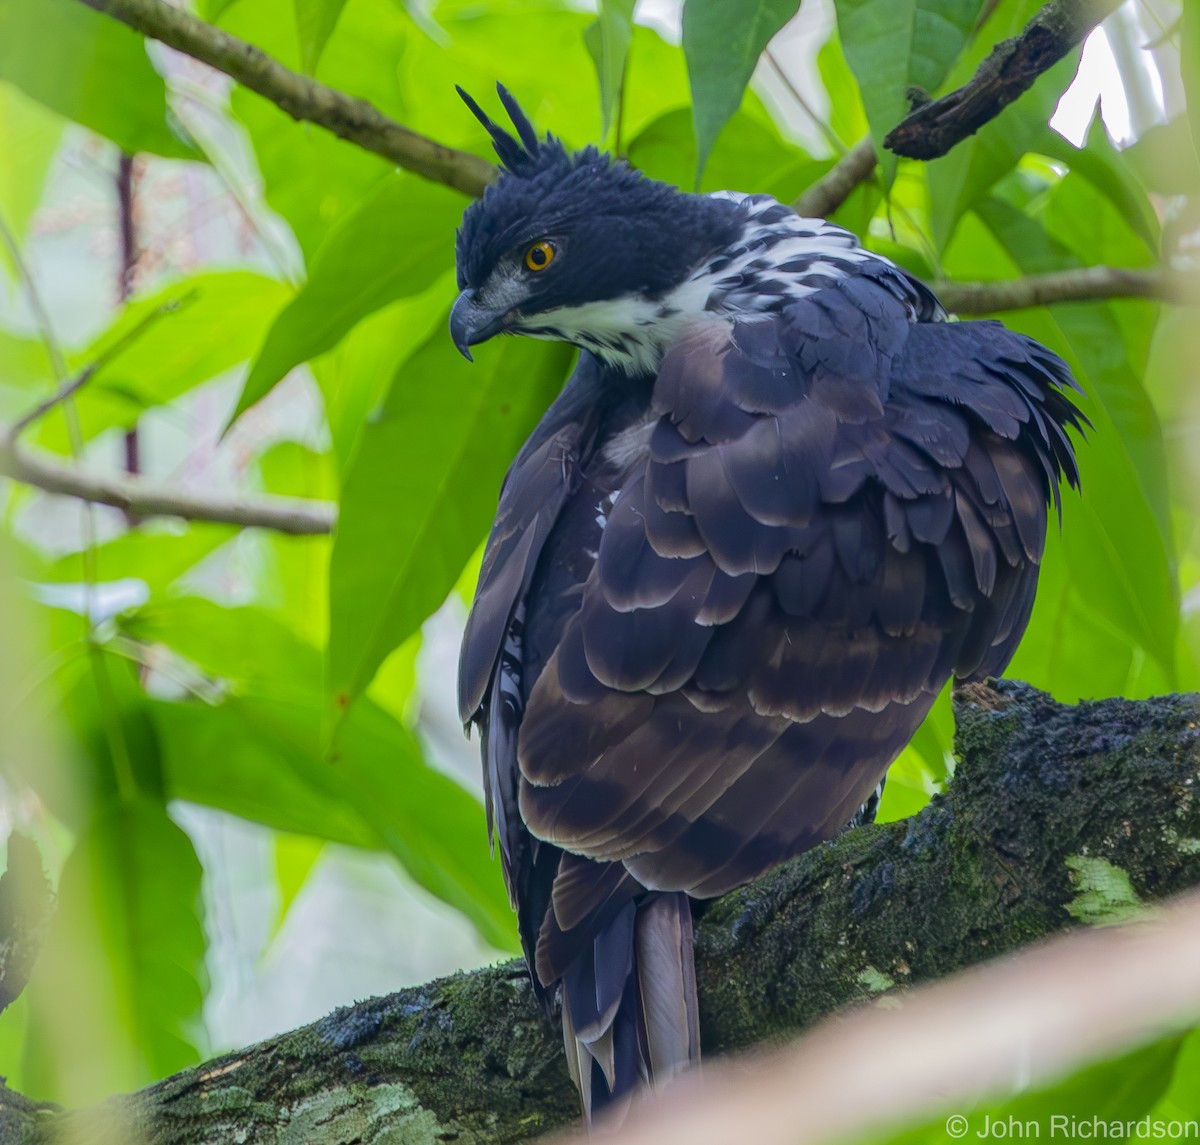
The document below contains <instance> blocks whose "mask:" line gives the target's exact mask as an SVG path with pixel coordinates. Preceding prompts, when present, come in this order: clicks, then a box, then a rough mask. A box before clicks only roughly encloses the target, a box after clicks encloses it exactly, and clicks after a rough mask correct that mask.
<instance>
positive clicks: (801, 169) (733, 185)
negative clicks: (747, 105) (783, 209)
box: [628, 100, 829, 200]
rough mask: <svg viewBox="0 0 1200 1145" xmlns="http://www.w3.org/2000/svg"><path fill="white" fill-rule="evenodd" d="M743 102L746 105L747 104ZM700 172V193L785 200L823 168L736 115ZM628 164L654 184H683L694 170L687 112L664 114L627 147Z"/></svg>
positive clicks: (755, 121) (764, 126)
mask: <svg viewBox="0 0 1200 1145" xmlns="http://www.w3.org/2000/svg"><path fill="white" fill-rule="evenodd" d="M747 102H749V100H748V101H747ZM729 123H730V130H728V131H725V132H722V133H721V137H720V138H719V139H718V140H717V142H716V144H715V146H714V147H713V150H712V152H711V153H710V155H709V158H708V163H707V164H706V165H705V168H704V176H703V178H702V179H701V180H700V188H699V189H700V190H701V191H724V190H732V191H747V192H751V193H754V192H765V193H767V194H772V193H775V192H778V193H779V194H780V195H781V196H782V197H783V198H784V199H785V200H786V199H787V198H789V197H790V196H792V195H795V194H796V193H797V192H798V191H799V190H800V189H801V188H802V187H804V186H805V185H806V183H810V182H812V181H813V180H814V179H816V178H819V177H820V175H821V174H823V173H824V172H825V171H826V170H828V168H829V161H828V160H814V159H812V158H811V157H810V156H809V155H808V154H807V153H806V152H805V151H803V150H801V149H800V148H799V147H797V146H795V144H792V143H788V142H787V141H785V140H784V139H783V138H782V137H781V136H780V135H779V133H778V132H777V131H775V130H774V129H773V127H771V126H770V125H769V123H764V122H763V121H762V120H760V119H759V118H757V117H756V116H753V115H751V114H749V113H748V112H747V111H744V110H742V111H737V112H735V113H734V115H733V117H732V118H731V119H730V121H729ZM628 155H629V161H630V162H631V163H632V164H633V165H634V166H635V167H637V168H638V169H639V170H642V171H645V172H646V174H647V175H650V176H652V177H653V178H655V179H661V180H662V181H663V182H666V183H675V184H676V185H683V184H686V183H687V182H688V181H689V180H691V179H692V178H693V176H694V174H695V171H696V139H695V135H694V134H693V132H692V123H691V114H690V113H689V111H688V110H687V108H682V107H680V108H676V109H675V110H674V111H668V112H664V113H663V114H662V115H660V116H659V117H658V118H657V119H656V120H654V121H653V122H652V123H649V124H647V126H646V127H644V128H643V129H642V131H641V132H639V133H638V135H637V137H636V138H635V139H634V140H633V142H632V143H630V145H629V152H628Z"/></svg>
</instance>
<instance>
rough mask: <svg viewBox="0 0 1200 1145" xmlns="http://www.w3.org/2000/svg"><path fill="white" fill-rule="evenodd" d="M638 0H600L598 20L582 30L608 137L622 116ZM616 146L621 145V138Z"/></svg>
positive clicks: (604, 130) (605, 133) (603, 129)
mask: <svg viewBox="0 0 1200 1145" xmlns="http://www.w3.org/2000/svg"><path fill="white" fill-rule="evenodd" d="M636 3H637V0H600V7H599V11H598V13H597V15H596V20H595V23H593V24H589V25H588V28H587V30H586V31H585V32H584V33H583V39H584V43H586V44H587V49H588V52H589V53H591V57H592V61H593V62H594V63H595V65H596V77H597V79H598V80H599V81H600V109H601V112H602V113H603V116H604V126H603V128H602V129H601V131H602V134H603V135H605V136H607V135H608V129H609V127H610V125H611V124H612V122H613V120H614V119H619V108H620V103H621V88H622V85H623V84H624V81H625V59H626V57H627V56H628V54H629V45H630V42H631V41H632V39H633V7H634V5H635V4H636ZM617 147H618V149H619V148H620V140H618V141H617Z"/></svg>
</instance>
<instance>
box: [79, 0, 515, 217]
mask: <svg viewBox="0 0 1200 1145" xmlns="http://www.w3.org/2000/svg"><path fill="white" fill-rule="evenodd" d="M80 2H81V3H84V4H87V5H88V7H90V8H95V9H97V10H98V11H100V12H106V13H107V14H108V15H110V16H113V17H115V18H116V19H118V20H120V21H121V22H122V23H125V24H128V25H129V26H130V27H131V28H134V29H136V30H137V31H139V32H141V33H142V34H143V35H145V36H149V37H150V38H151V39H154V40H159V41H161V42H162V43H164V44H167V45H168V46H169V47H172V48H175V49H176V50H177V51H180V52H183V53H185V54H186V55H189V56H192V57H193V58H194V59H197V60H201V61H202V62H204V63H206V64H209V65H211V66H212V67H214V68H216V69H217V70H218V71H222V72H224V73H225V74H226V75H228V76H231V77H232V78H233V79H235V80H237V82H238V83H240V84H241V85H242V86H243V87H248V88H249V89H250V90H251V91H255V92H258V94H259V95H261V96H263V97H264V98H265V99H269V100H270V101H271V102H272V103H274V104H276V105H278V106H279V107H280V108H282V109H283V110H284V111H285V112H287V114H288V115H290V116H291V117H292V118H293V119H299V120H306V121H307V122H309V123H315V124H317V125H319V126H320V127H324V128H326V129H327V130H328V131H332V132H333V133H334V135H337V136H339V137H340V138H342V139H345V140H348V141H349V142H351V143H356V144H357V145H358V146H359V147H361V148H363V149H364V150H366V151H371V152H374V154H376V155H382V156H383V157H384V158H385V159H389V160H391V161H392V162H393V163H396V164H398V165H399V166H401V167H403V168H404V169H405V170H407V171H413V172H415V173H416V174H418V175H423V176H424V177H425V178H426V179H431V180H433V181H434V182H436V183H445V184H446V185H447V186H448V187H454V188H455V189H456V190H459V191H463V192H464V193H466V194H468V195H472V196H478V195H481V194H482V193H483V188H484V187H486V186H487V185H488V183H490V182H491V181H492V179H494V178H495V177H496V168H495V167H494V166H493V165H492V164H491V163H489V162H488V161H487V160H486V159H481V158H480V157H479V156H478V155H472V154H471V153H470V152H467V151H458V150H456V149H455V148H453V147H446V146H444V145H443V144H441V143H437V142H435V141H434V140H432V139H429V138H427V137H426V136H424V135H418V134H417V133H416V132H415V131H410V130H409V129H408V128H407V127H404V126H402V125H401V124H399V123H397V122H396V121H395V120H393V119H390V118H388V116H386V115H384V114H383V112H381V111H380V110H379V109H378V108H376V107H374V106H373V105H372V104H370V103H368V102H367V101H366V100H364V99H355V98H354V97H353V96H349V95H347V94H346V93H345V92H342V91H338V90H337V89H336V88H331V87H328V86H327V85H325V84H323V83H318V82H317V81H316V80H314V79H310V78H308V77H307V76H302V75H300V74H299V73H297V72H294V71H292V70H291V69H290V68H286V67H284V66H283V64H281V63H280V62H279V61H278V60H276V59H275V58H273V57H272V56H269V55H267V53H266V52H264V51H261V50H260V49H258V48H256V47H254V45H253V44H248V43H247V42H246V41H245V40H239V39H238V38H237V37H236V36H231V35H230V34H229V33H228V32H224V31H222V30H221V29H220V28H217V27H215V26H214V25H212V24H207V23H205V22H204V21H203V20H198V19H197V18H196V17H195V16H192V15H190V14H189V13H187V12H185V11H183V10H182V9H180V8H172V7H171V6H170V5H169V4H165V3H163V0H80Z"/></svg>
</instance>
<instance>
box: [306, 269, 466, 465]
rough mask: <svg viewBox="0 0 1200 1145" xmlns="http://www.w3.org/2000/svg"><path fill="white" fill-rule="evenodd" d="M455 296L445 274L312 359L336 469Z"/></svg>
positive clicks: (451, 278) (451, 274)
mask: <svg viewBox="0 0 1200 1145" xmlns="http://www.w3.org/2000/svg"><path fill="white" fill-rule="evenodd" d="M456 293H457V287H456V286H455V281H454V272H453V271H447V272H446V273H445V274H443V275H442V277H441V278H439V279H438V280H437V282H435V283H434V285H433V286H431V287H430V288H429V289H428V290H426V291H424V292H423V293H421V294H418V295H414V296H413V297H412V298H402V299H401V300H400V301H399V302H393V303H392V304H391V305H390V306H385V307H384V308H383V309H382V310H380V311H378V312H377V313H375V314H372V315H371V316H370V317H369V318H364V319H363V320H362V321H361V322H360V323H359V324H358V325H357V326H355V327H354V329H353V330H351V331H350V333H349V334H347V335H346V337H344V338H343V339H342V340H341V341H340V342H339V343H338V344H337V345H336V346H335V347H334V348H333V349H332V350H330V351H329V352H328V353H326V354H322V355H321V356H320V357H319V358H315V359H313V361H312V363H311V365H312V372H313V376H314V377H315V378H316V380H317V385H318V386H320V388H321V396H322V397H323V398H324V400H325V416H326V418H327V419H328V421H329V432H330V434H331V435H332V437H333V451H334V454H335V455H336V457H337V463H338V469H339V471H341V472H344V471H345V469H346V466H347V465H348V464H349V461H350V458H351V456H352V454H353V452H354V447H355V445H356V444H357V443H358V438H359V435H360V434H361V433H362V430H363V427H364V426H365V425H366V424H367V420H368V418H369V417H370V415H371V414H372V413H373V412H374V411H375V409H376V407H377V406H378V405H379V404H380V403H381V402H382V401H383V399H384V396H385V395H386V394H387V392H388V389H389V387H390V386H391V384H392V378H393V377H394V376H395V374H396V370H397V369H398V368H399V366H400V364H401V363H402V362H404V361H405V360H406V359H407V358H409V357H410V356H411V355H412V353H413V352H414V351H415V350H416V349H417V348H418V347H420V346H422V345H424V344H425V342H426V341H428V339H429V338H430V337H431V336H432V335H433V333H434V331H435V330H439V329H442V323H444V321H445V318H446V310H447V308H448V307H449V306H450V304H451V303H452V302H453V301H454V296H455V294H456Z"/></svg>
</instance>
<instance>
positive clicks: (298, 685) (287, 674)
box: [121, 597, 514, 950]
mask: <svg viewBox="0 0 1200 1145" xmlns="http://www.w3.org/2000/svg"><path fill="white" fill-rule="evenodd" d="M121 623H122V629H123V631H124V632H125V633H126V634H127V635H129V636H131V637H133V638H135V639H137V640H139V641H142V642H145V643H155V644H163V645H165V646H166V647H168V648H170V649H171V650H173V651H174V652H176V653H177V654H179V655H180V656H182V657H184V658H185V659H186V660H188V661H189V662H190V663H192V664H194V665H196V666H197V667H199V668H201V669H203V670H204V671H205V672H206V673H209V674H210V675H212V676H215V677H219V678H220V679H221V680H223V681H224V682H225V684H226V685H227V687H228V689H229V695H228V696H227V697H226V698H225V699H224V700H223V702H221V703H220V704H218V705H216V706H215V707H213V706H205V705H201V704H198V703H192V702H189V703H177V704H167V703H156V704H154V705H153V707H152V713H153V717H154V721H155V726H156V728H157V730H158V734H159V738H160V741H161V743H162V750H163V757H164V779H165V784H166V788H167V790H168V792H169V793H170V795H171V796H172V797H173V798H177V799H189V800H192V801H195V802H198V803H204V804H207V805H209V806H213V807H220V808H223V809H224V810H227V811H231V812H233V813H234V814H237V815H241V816H242V817H244V818H248V819H253V820H255V821H257V822H261V823H265V824H267V825H268V826H271V827H274V828H276V829H277V830H281V831H290V832H292V833H294V834H306V835H312V836H313V837H315V838H321V839H328V840H330V841H333V842H341V843H349V844H352V845H355V846H360V847H366V848H370V849H374V850H381V849H385V850H388V851H390V852H391V853H392V854H393V855H395V857H396V858H397V859H399V861H400V862H401V863H402V864H403V865H404V867H405V869H406V870H407V871H408V872H409V874H411V875H412V876H413V878H414V879H416V881H417V882H418V883H420V884H421V885H422V886H423V887H425V888H426V889H427V890H429V891H430V892H431V893H433V894H435V895H437V896H438V897H439V898H441V899H443V900H444V901H445V902H448V903H450V905H451V906H454V907H456V908H457V909H458V910H460V911H462V912H463V913H464V914H465V915H466V916H467V917H468V918H470V919H471V920H472V922H474V924H475V925H476V927H477V928H478V929H479V932H480V933H481V934H482V935H483V937H484V938H485V939H487V940H488V941H489V942H491V943H492V944H493V945H494V946H497V947H499V948H501V949H505V950H511V949H513V947H514V934H513V928H514V924H513V920H512V912H511V909H510V908H509V906H508V901H507V896H506V892H505V890H504V887H503V885H502V881H501V878H500V873H499V868H498V866H497V865H496V864H495V862H493V860H492V859H491V857H490V856H489V853H488V845H487V829H486V825H485V820H484V813H483V807H482V805H481V804H480V802H479V800H478V799H477V798H475V797H473V796H472V795H471V794H469V793H468V792H467V791H465V790H463V788H461V787H460V786H459V785H458V784H457V783H455V782H454V781H453V780H452V779H450V778H448V777H447V776H445V775H443V774H442V773H441V772H438V771H435V770H434V769H433V768H431V767H429V766H428V764H427V763H426V762H425V760H424V757H423V755H422V752H421V749H420V746H419V745H418V744H417V742H416V740H415V739H414V738H413V737H412V735H411V734H410V733H409V732H408V731H407V730H406V729H405V728H404V727H403V726H402V725H401V724H400V723H399V722H398V721H397V720H396V719H394V718H393V717H392V716H390V715H389V714H388V713H386V712H385V711H384V710H383V709H382V708H380V707H379V706H378V705H376V704H374V703H372V702H371V701H370V700H369V699H366V698H364V699H363V700H361V701H360V702H359V703H358V704H357V705H355V708H354V710H353V711H352V712H350V713H348V714H347V716H346V718H345V719H344V720H343V722H342V725H341V727H340V728H339V732H338V736H337V739H336V741H335V742H334V744H333V746H332V747H331V748H329V749H323V748H322V745H321V723H322V719H321V655H320V653H319V652H318V651H317V649H316V648H314V647H313V646H312V645H310V644H307V643H306V642H305V641H303V640H301V639H299V638H298V637H297V636H296V634H295V633H294V632H293V631H292V630H291V629H290V628H289V627H288V626H287V625H286V624H284V623H283V622H282V621H281V620H279V619H277V618H275V617H273V616H271V615H270V614H269V613H267V612H265V611H263V610H261V609H255V608H223V607H222V606H220V605H217V604H213V603H212V602H210V601H206V600H202V599H200V598H197V597H185V598H180V599H176V600H167V601H161V602H155V603H153V604H151V605H148V606H146V607H145V608H142V609H138V610H137V611H135V612H133V613H131V614H129V615H127V616H125V617H124V618H122V622H121Z"/></svg>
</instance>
